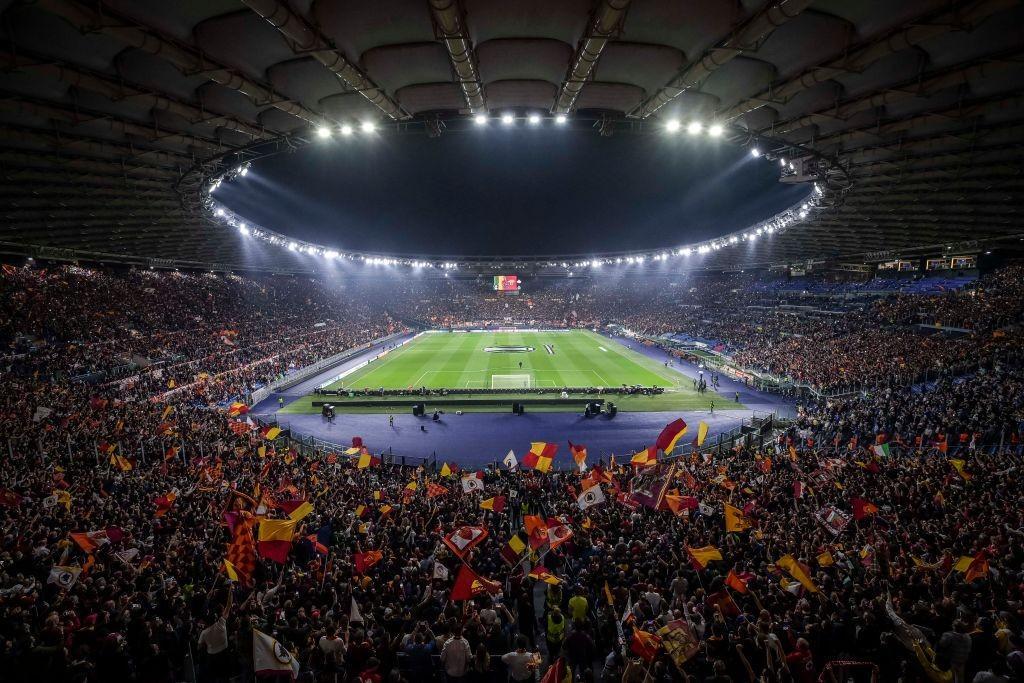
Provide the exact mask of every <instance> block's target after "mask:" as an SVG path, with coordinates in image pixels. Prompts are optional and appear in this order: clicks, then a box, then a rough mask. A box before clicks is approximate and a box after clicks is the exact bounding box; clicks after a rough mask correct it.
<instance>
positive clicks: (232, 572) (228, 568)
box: [224, 560, 238, 581]
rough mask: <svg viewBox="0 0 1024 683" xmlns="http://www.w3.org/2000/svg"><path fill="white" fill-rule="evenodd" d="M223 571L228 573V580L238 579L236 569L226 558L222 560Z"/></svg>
mask: <svg viewBox="0 0 1024 683" xmlns="http://www.w3.org/2000/svg"><path fill="white" fill-rule="evenodd" d="M224 573H225V574H227V575H228V581H238V570H237V569H235V565H233V564H231V563H230V562H228V561H227V560H224Z"/></svg>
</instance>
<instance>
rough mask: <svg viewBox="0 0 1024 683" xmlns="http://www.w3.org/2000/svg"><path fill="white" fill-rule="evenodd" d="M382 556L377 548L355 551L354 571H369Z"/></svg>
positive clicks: (363, 572) (359, 572) (360, 572)
mask: <svg viewBox="0 0 1024 683" xmlns="http://www.w3.org/2000/svg"><path fill="white" fill-rule="evenodd" d="M383 557H384V553H382V552H381V551H379V550H367V551H366V552H365V553H356V554H355V561H356V573H357V574H365V573H366V572H368V571H370V569H372V568H373V566H374V565H375V564H377V563H378V562H380V561H381V559H382V558H383Z"/></svg>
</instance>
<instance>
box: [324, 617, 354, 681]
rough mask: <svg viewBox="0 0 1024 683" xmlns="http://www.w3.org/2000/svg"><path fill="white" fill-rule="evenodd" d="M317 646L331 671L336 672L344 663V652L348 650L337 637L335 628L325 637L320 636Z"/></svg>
mask: <svg viewBox="0 0 1024 683" xmlns="http://www.w3.org/2000/svg"><path fill="white" fill-rule="evenodd" d="M319 645H320V651H321V652H323V653H324V657H325V658H326V659H327V662H328V664H330V665H331V668H332V670H334V671H336V670H338V669H339V668H340V667H341V666H342V665H343V664H344V663H345V651H346V650H347V649H348V648H346V646H345V640H344V639H343V638H339V637H338V627H337V626H332V627H331V628H329V629H328V630H327V634H326V635H323V636H320V642H319Z"/></svg>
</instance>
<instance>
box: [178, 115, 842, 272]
mask: <svg viewBox="0 0 1024 683" xmlns="http://www.w3.org/2000/svg"><path fill="white" fill-rule="evenodd" d="M570 123H576V124H577V125H579V124H581V123H587V124H588V125H589V127H596V128H599V130H600V132H601V134H602V135H607V134H609V130H610V128H609V126H611V127H613V128H614V129H615V131H616V132H626V133H646V134H661V135H666V136H676V135H687V136H689V137H693V138H697V139H700V138H703V139H708V140H724V141H728V142H732V143H734V144H739V145H743V146H745V147H747V148H748V150H749V154H750V156H751V157H754V158H759V159H764V160H766V161H770V162H777V163H778V164H779V168H780V180H781V181H783V182H789V183H807V184H810V185H812V187H813V190H812V192H811V193H810V195H809V196H808V197H807V198H805V199H802V200H800V201H798V202H796V203H795V204H793V205H791V206H789V207H787V208H786V209H784V210H782V211H780V212H778V213H776V214H775V215H773V216H771V217H769V218H767V219H765V220H763V221H760V222H758V223H755V224H753V225H751V226H748V227H747V228H744V229H742V230H738V231H736V232H732V233H729V234H726V235H723V236H721V237H716V238H713V239H709V240H703V241H700V242H695V243H691V244H684V245H680V246H677V247H673V248H670V249H669V248H665V249H654V250H644V251H630V252H613V253H603V254H596V255H583V254H561V255H552V254H546V255H540V256H536V257H516V258H515V259H514V261H515V263H516V264H521V265H533V266H546V267H550V268H564V269H579V268H600V267H602V266H606V265H619V264H643V263H646V262H660V261H667V260H669V259H674V258H683V259H685V258H688V257H692V256H702V255H705V254H709V253H713V252H717V251H720V250H722V249H728V248H730V247H734V246H737V245H742V244H750V243H753V242H755V241H757V240H759V239H762V238H769V237H771V235H773V234H776V233H779V232H781V231H784V230H786V229H788V228H789V227H791V226H795V225H798V224H799V223H800V222H801V221H804V220H805V219H807V217H808V216H809V215H810V214H811V213H812V212H813V211H815V210H817V209H820V208H822V207H824V206H826V205H829V204H832V203H834V200H835V199H836V198H837V197H839V196H841V194H842V193H843V191H844V190H845V188H846V185H847V183H846V172H845V169H843V168H841V167H840V166H838V164H836V163H834V161H833V160H831V159H828V158H825V157H823V156H822V155H820V154H819V153H818V152H816V151H814V150H812V149H809V148H806V147H803V146H801V145H798V144H794V143H790V142H786V141H782V140H778V139H775V138H770V137H766V136H753V135H751V134H750V133H748V132H746V131H744V130H742V129H739V128H736V127H734V126H726V125H723V124H721V123H717V122H710V123H708V122H705V121H700V120H696V119H691V120H689V121H683V120H680V119H675V118H671V119H667V120H665V121H662V122H659V123H653V124H652V123H651V122H649V121H642V122H638V121H632V120H612V121H610V122H609V120H605V119H600V120H594V119H582V118H581V119H575V120H571V119H570V118H569V117H567V116H566V115H564V114H559V115H556V116H542V115H541V114H539V113H530V112H526V113H524V112H518V111H508V112H504V113H502V114H500V115H497V116H492V115H489V114H483V113H478V114H475V115H474V116H472V117H458V118H454V119H448V120H445V121H444V122H443V126H441V125H440V124H439V123H438V121H437V120H433V121H423V122H416V123H413V124H409V123H403V124H389V125H388V126H381V125H379V124H377V123H376V122H373V121H363V122H361V123H358V124H356V125H353V124H348V123H346V124H342V125H339V126H335V127H331V126H318V127H316V128H314V129H312V131H311V132H310V131H305V132H304V133H303V134H302V135H293V136H289V137H287V138H280V139H277V140H274V141H272V142H270V143H266V142H263V143H256V144H254V145H252V146H250V147H249V148H245V149H243V150H241V151H233V152H230V153H226V154H225V155H223V156H222V157H221V158H219V159H217V160H215V161H214V163H212V164H211V162H210V161H209V160H208V161H207V162H205V164H204V165H203V167H201V168H199V167H197V168H194V169H192V171H190V173H191V174H193V175H198V176H201V177H202V180H201V182H199V183H195V182H194V183H193V185H199V186H200V187H201V188H202V190H201V195H200V197H199V198H198V202H197V203H198V204H199V206H200V207H201V209H202V211H203V212H204V213H205V215H206V217H207V218H208V219H209V220H211V221H212V222H214V223H216V224H218V225H220V226H223V227H225V228H228V229H233V230H237V231H238V233H239V234H241V235H243V236H245V237H247V238H252V239H258V240H262V241H264V242H266V243H268V244H271V245H273V246H276V247H279V248H282V249H287V250H289V251H292V252H298V253H302V254H308V255H309V256H315V257H321V258H323V259H325V260H328V261H332V260H347V261H356V262H362V263H365V264H369V265H388V266H408V267H411V268H437V269H441V270H452V269H458V268H459V267H463V266H464V267H470V266H471V267H480V266H486V265H487V264H488V262H489V261H494V262H495V263H494V265H495V266H496V267H497V266H498V265H499V264H498V263H497V262H498V261H500V260H502V259H500V258H499V257H495V258H490V257H488V256H479V257H467V256H458V257H438V256H430V257H419V256H416V255H410V254H383V253H371V252H363V251H353V250H345V249H340V248H337V247H333V246H327V245H323V244H318V243H314V242H308V241H304V240H300V239H296V238H293V237H289V236H287V235H284V234H282V233H280V232H277V231H275V230H272V229H270V228H267V227H264V226H260V225H258V224H256V223H254V222H253V221H251V220H249V219H247V218H245V217H244V216H241V215H239V214H237V213H236V212H233V211H231V210H230V209H228V208H227V207H226V206H224V205H223V204H221V203H220V202H218V201H217V200H216V192H217V190H218V188H220V186H221V185H222V184H224V183H226V182H232V181H234V180H236V179H237V178H241V177H244V176H245V175H246V174H247V173H248V172H249V168H250V166H251V164H252V163H253V162H254V161H257V160H259V159H262V158H266V157H270V156H274V155H276V154H278V153H281V152H286V151H294V150H295V149H297V148H298V147H301V146H304V145H307V144H329V143H330V142H331V141H332V140H334V139H337V138H348V137H351V136H354V135H364V136H373V135H378V134H380V133H381V132H382V131H383V130H387V129H392V130H393V131H394V132H395V133H396V134H403V133H410V132H417V131H416V129H415V127H416V126H417V124H422V125H423V130H425V131H426V132H427V133H428V134H433V133H434V132H436V131H438V130H440V129H442V128H443V130H444V131H445V132H446V133H451V132H455V133H458V132H464V131H466V130H468V129H469V128H485V127H487V126H490V125H499V126H502V127H514V126H525V127H540V126H542V125H545V124H549V125H554V126H556V127H564V126H567V125H569V124H570ZM188 175H189V174H186V176H188ZM501 265H504V264H501Z"/></svg>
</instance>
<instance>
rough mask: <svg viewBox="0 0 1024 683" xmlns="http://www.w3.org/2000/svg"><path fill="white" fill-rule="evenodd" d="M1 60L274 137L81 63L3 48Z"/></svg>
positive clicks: (113, 97) (196, 120)
mask: <svg viewBox="0 0 1024 683" xmlns="http://www.w3.org/2000/svg"><path fill="white" fill-rule="evenodd" d="M0 63H3V64H5V65H8V68H10V69H12V70H15V71H19V72H22V73H27V74H31V75H33V76H37V77H39V78H42V79H53V80H56V81H58V82H60V83H66V84H67V85H70V86H74V87H75V88H79V89H81V90H86V91H89V92H93V93H96V94H98V95H103V96H104V97H106V98H107V99H109V100H110V101H112V102H119V101H121V100H132V101H135V102H142V103H148V104H149V106H150V108H151V109H155V110H158V111H167V112H171V113H172V114H177V115H178V116H181V117H182V118H184V119H185V120H186V121H188V122H189V123H192V124H205V125H210V126H219V127H220V128H223V129H225V130H231V131H234V132H236V133H241V134H242V135H248V136H249V137H251V138H254V139H264V140H265V139H269V138H270V137H272V136H271V135H270V134H269V133H268V132H267V131H265V130H263V129H262V128H260V127H258V126H256V125H251V124H249V123H245V122H244V121H239V120H238V119H236V118H234V117H231V116H225V115H221V114H216V113H212V112H208V111H206V110H204V109H200V108H199V107H195V106H193V105H191V104H186V103H184V102H180V101H178V100H176V99H173V98H171V97H168V96H166V95H160V94H157V93H154V92H149V91H146V90H142V89H141V88H137V87H133V86H131V85H127V84H125V83H124V82H123V81H120V80H118V81H114V80H111V79H109V78H106V77H104V76H101V75H99V74H95V73H93V72H90V71H88V70H86V69H85V68H83V67H80V66H70V65H68V64H63V63H59V62H53V61H44V60H36V59H31V58H28V57H25V56H23V55H14V54H11V53H8V52H0Z"/></svg>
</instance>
